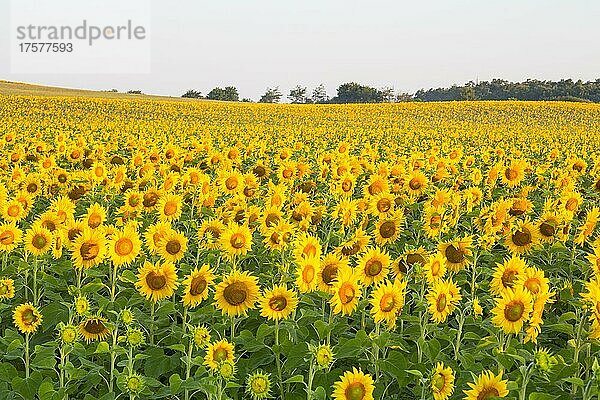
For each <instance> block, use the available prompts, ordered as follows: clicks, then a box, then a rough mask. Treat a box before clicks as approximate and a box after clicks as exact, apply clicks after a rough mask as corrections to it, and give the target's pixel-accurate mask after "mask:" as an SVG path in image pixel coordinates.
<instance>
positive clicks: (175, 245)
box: [165, 239, 181, 256]
mask: <svg viewBox="0 0 600 400" xmlns="http://www.w3.org/2000/svg"><path fill="white" fill-rule="evenodd" d="M165 250H167V253H169V254H170V255H172V256H174V255H175V254H178V253H179V252H180V251H181V243H179V241H178V240H175V239H171V240H169V241H168V242H167V244H166V246H165Z"/></svg>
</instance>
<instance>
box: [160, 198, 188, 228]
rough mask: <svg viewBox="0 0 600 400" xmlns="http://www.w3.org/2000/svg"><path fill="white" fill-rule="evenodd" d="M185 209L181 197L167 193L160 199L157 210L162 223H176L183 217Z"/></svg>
mask: <svg viewBox="0 0 600 400" xmlns="http://www.w3.org/2000/svg"><path fill="white" fill-rule="evenodd" d="M182 208H183V204H182V198H181V196H179V195H176V194H172V193H167V194H165V195H164V196H162V197H161V198H160V201H159V202H158V206H157V209H158V211H159V218H160V219H161V220H162V221H169V222H171V221H176V220H178V219H179V217H180V216H181V211H182Z"/></svg>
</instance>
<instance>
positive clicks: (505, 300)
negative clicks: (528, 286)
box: [492, 286, 533, 333]
mask: <svg viewBox="0 0 600 400" xmlns="http://www.w3.org/2000/svg"><path fill="white" fill-rule="evenodd" d="M532 310H533V299H532V297H531V294H530V293H529V291H528V290H525V289H523V287H521V286H519V287H516V288H515V289H510V290H508V291H507V292H506V293H504V294H503V295H502V297H500V298H498V299H496V307H494V309H493V310H492V313H493V314H494V316H493V317H492V322H493V323H494V325H496V326H497V327H499V328H502V330H503V331H504V332H506V333H519V332H520V331H521V329H522V328H523V324H524V323H525V322H526V321H527V320H528V319H529V316H530V314H531V311H532Z"/></svg>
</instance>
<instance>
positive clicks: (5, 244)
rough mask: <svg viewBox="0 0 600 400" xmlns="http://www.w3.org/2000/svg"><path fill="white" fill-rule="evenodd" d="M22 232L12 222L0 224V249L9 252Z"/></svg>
mask: <svg viewBox="0 0 600 400" xmlns="http://www.w3.org/2000/svg"><path fill="white" fill-rule="evenodd" d="M22 235H23V234H22V232H21V230H20V229H19V228H17V227H16V226H15V225H13V224H2V225H0V251H2V252H11V251H13V250H14V249H15V247H17V245H18V244H19V242H20V241H21V236H22Z"/></svg>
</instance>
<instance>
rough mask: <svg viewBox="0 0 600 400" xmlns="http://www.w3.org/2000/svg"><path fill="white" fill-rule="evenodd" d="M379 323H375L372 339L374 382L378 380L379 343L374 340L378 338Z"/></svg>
mask: <svg viewBox="0 0 600 400" xmlns="http://www.w3.org/2000/svg"><path fill="white" fill-rule="evenodd" d="M379 329H380V325H379V323H376V324H375V340H374V341H373V357H374V359H375V363H374V364H375V382H378V381H379V344H377V342H376V340H377V339H379V333H380V332H379Z"/></svg>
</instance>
